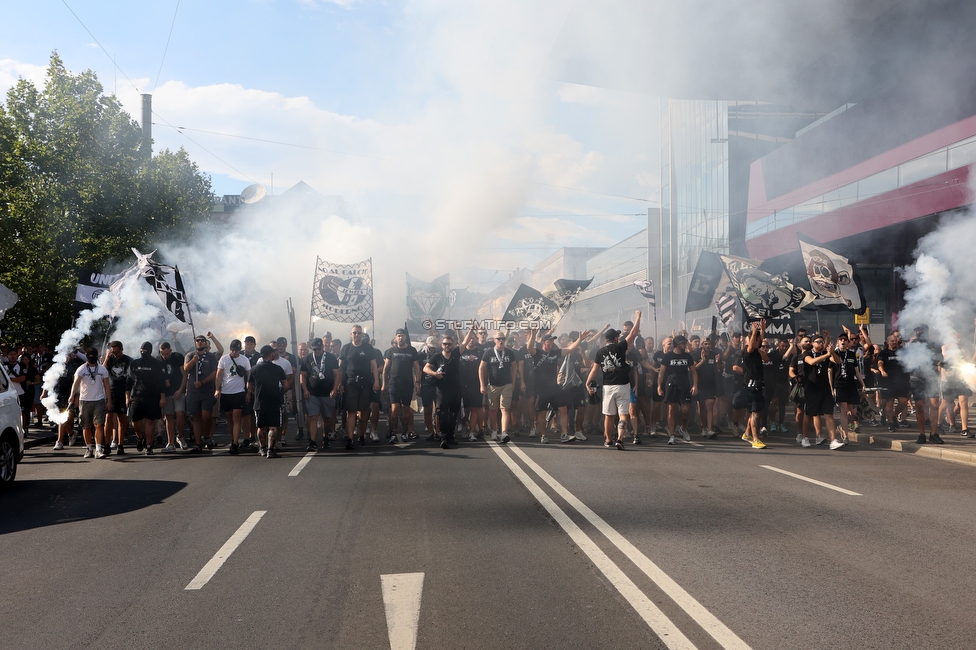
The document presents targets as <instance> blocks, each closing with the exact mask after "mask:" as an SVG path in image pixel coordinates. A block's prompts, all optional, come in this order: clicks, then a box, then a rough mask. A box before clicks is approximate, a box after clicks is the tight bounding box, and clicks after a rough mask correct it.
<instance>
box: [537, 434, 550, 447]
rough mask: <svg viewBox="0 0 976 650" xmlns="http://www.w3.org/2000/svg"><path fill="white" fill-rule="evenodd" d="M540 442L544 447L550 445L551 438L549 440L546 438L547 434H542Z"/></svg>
mask: <svg viewBox="0 0 976 650" xmlns="http://www.w3.org/2000/svg"><path fill="white" fill-rule="evenodd" d="M539 442H541V443H542V444H544V445H548V444H549V438H547V437H546V434H544V433H543V434H542V437H541V438H539Z"/></svg>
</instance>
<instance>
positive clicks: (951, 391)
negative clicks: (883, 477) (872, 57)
mask: <svg viewBox="0 0 976 650" xmlns="http://www.w3.org/2000/svg"><path fill="white" fill-rule="evenodd" d="M972 396H973V391H971V390H969V387H968V386H966V385H965V384H959V383H955V382H951V381H947V382H945V383H943V384H942V397H943V399H947V400H954V399H956V398H957V397H972ZM58 401H59V402H60V399H59V400H58Z"/></svg>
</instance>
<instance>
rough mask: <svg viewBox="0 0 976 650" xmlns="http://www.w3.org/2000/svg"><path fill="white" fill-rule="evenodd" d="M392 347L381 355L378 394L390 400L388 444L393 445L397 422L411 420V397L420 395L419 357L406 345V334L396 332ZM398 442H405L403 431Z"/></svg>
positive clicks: (397, 427) (411, 347)
mask: <svg viewBox="0 0 976 650" xmlns="http://www.w3.org/2000/svg"><path fill="white" fill-rule="evenodd" d="M393 342H394V345H393V346H392V347H390V349H388V350H387V351H386V352H385V353H384V354H383V385H382V392H384V393H387V392H389V396H390V444H393V443H395V442H397V430H398V429H399V428H400V424H401V422H403V423H404V424H406V421H407V420H410V419H412V418H413V410H412V409H411V408H410V403H411V402H412V401H413V396H414V393H419V392H420V354H419V353H418V352H417V348H415V347H413V346H412V345H410V340H409V339H408V338H407V330H405V329H402V328H401V329H398V330H397V331H396V335H395V336H394V337H393ZM401 441H402V442H406V441H407V434H406V431H404V433H402V434H401Z"/></svg>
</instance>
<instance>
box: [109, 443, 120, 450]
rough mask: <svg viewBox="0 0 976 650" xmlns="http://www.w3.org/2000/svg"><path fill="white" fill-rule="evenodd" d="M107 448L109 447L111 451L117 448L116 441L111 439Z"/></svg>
mask: <svg viewBox="0 0 976 650" xmlns="http://www.w3.org/2000/svg"><path fill="white" fill-rule="evenodd" d="M108 448H109V449H111V450H112V451H115V450H116V449H118V448H119V443H117V442H115V441H114V440H113V441H112V444H110V445H109V446H108Z"/></svg>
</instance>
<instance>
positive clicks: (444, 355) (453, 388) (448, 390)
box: [424, 334, 507, 449]
mask: <svg viewBox="0 0 976 650" xmlns="http://www.w3.org/2000/svg"><path fill="white" fill-rule="evenodd" d="M424 374H426V375H428V376H429V377H431V379H433V381H434V386H435V389H436V392H437V395H436V398H435V400H436V402H437V424H438V426H439V427H440V432H441V449H450V447H451V445H453V444H455V440H454V430H455V428H456V427H457V419H458V414H459V413H460V412H461V353H460V352H459V351H458V350H457V349H456V348H455V346H454V337H453V336H449V335H446V334H445V335H444V336H443V337H442V338H441V351H440V352H435V353H434V354H433V355H431V356H430V358H429V359H428V360H427V364H426V365H425V366H424ZM506 442H507V441H506Z"/></svg>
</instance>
